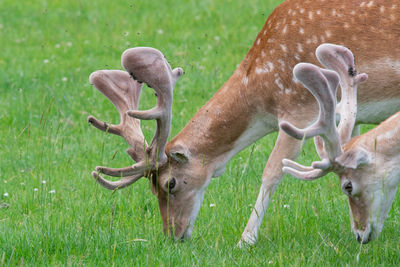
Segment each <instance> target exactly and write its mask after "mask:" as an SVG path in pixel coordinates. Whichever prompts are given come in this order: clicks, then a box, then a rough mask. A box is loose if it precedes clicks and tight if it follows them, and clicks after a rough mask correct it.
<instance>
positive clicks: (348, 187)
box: [342, 181, 353, 195]
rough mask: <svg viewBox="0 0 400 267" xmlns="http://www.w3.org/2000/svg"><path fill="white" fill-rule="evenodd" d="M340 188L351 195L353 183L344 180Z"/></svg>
mask: <svg viewBox="0 0 400 267" xmlns="http://www.w3.org/2000/svg"><path fill="white" fill-rule="evenodd" d="M342 190H343V191H344V192H345V193H347V194H348V195H351V193H352V192H353V184H352V183H351V182H350V181H347V182H345V183H344V184H343V186H342Z"/></svg>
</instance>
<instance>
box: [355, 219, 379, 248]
mask: <svg viewBox="0 0 400 267" xmlns="http://www.w3.org/2000/svg"><path fill="white" fill-rule="evenodd" d="M373 229H374V228H373V227H372V226H371V224H370V223H368V225H367V227H366V228H365V229H364V230H358V229H354V228H353V232H354V234H355V236H356V239H357V241H358V242H359V243H361V244H367V243H368V242H369V241H371V240H373V239H375V238H376V237H377V234H376V231H373Z"/></svg>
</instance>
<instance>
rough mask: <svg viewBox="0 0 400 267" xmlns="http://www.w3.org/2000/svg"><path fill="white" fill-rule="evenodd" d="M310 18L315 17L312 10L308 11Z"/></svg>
mask: <svg viewBox="0 0 400 267" xmlns="http://www.w3.org/2000/svg"><path fill="white" fill-rule="evenodd" d="M308 18H309V19H310V20H312V19H313V13H312V11H308Z"/></svg>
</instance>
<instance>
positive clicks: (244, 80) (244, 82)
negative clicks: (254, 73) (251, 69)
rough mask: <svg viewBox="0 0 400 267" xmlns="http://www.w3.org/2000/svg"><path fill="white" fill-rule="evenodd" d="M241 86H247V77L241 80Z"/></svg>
mask: <svg viewBox="0 0 400 267" xmlns="http://www.w3.org/2000/svg"><path fill="white" fill-rule="evenodd" d="M242 83H243V85H245V86H247V85H248V84H249V78H248V77H247V76H244V77H243V79H242Z"/></svg>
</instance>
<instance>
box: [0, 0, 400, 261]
mask: <svg viewBox="0 0 400 267" xmlns="http://www.w3.org/2000/svg"><path fill="white" fill-rule="evenodd" d="M239 2H242V3H239ZM279 2H280V1H278V0H273V1H265V0H264V1H261V0H260V1H257V0H251V1H231V0H220V1H216V0H215V1H212V0H205V1H194V0H192V1H185V0H181V1H146V0H140V1H123V0H120V1H105V0H101V1H72V0H71V1H61V0H52V1H50V0H48V1H46V0H41V1H40V0H38V1H14V0H3V1H1V2H0V48H1V52H0V205H2V206H1V207H2V208H0V266H13V265H29V266H38V265H43V266H49V265H85V266H93V265H101V266H103V265H116V266H123V265H125V266H131V265H137V266H236V265H238V266H266V265H270V266H304V265H315V266H321V265H323V264H324V265H348V266H355V265H358V266H372V265H382V266H390V265H393V266H396V265H397V266H398V265H399V263H400V259H399V255H400V243H399V242H398V239H399V238H400V227H399V226H400V220H399V215H400V208H399V207H400V205H399V198H396V200H395V202H394V205H393V208H392V211H391V212H390V215H389V218H388V219H387V221H386V223H385V228H384V230H383V232H382V235H381V236H380V238H379V239H378V240H377V241H375V242H372V243H371V244H368V245H365V246H361V245H359V244H358V243H357V242H356V241H355V239H354V237H353V235H352V234H351V232H350V222H349V216H348V207H347V204H346V197H345V196H344V195H343V194H342V193H341V192H340V190H339V186H338V179H336V178H335V177H334V176H333V175H329V176H328V177H327V178H326V179H322V180H319V181H315V182H311V183H305V182H300V181H297V180H294V179H290V178H288V177H287V178H286V179H284V181H283V182H282V184H281V185H280V186H279V188H278V190H277V191H276V193H275V195H274V197H273V200H272V203H271V205H270V207H269V209H268V211H267V214H266V220H264V221H266V222H267V223H264V224H263V225H262V227H261V230H260V239H259V242H258V244H257V245H256V246H255V247H252V248H248V249H243V250H241V249H238V248H237V247H236V243H237V242H238V240H239V238H240V235H241V233H242V231H243V229H244V227H245V225H246V222H247V219H248V218H249V215H250V212H251V208H252V206H253V205H254V203H255V200H256V197H257V194H258V190H259V186H260V181H261V174H262V170H263V168H264V165H265V162H266V161H267V158H268V155H269V153H270V152H271V149H272V147H273V145H274V140H275V138H276V135H274V134H273V135H271V136H268V137H267V138H264V139H263V140H260V141H258V142H257V143H255V144H254V145H252V146H251V147H249V148H248V149H247V150H245V151H243V152H241V153H240V154H239V155H237V156H236V157H235V158H234V159H233V160H232V161H231V162H230V163H229V164H228V166H227V169H226V172H225V174H224V175H223V176H222V177H220V178H218V179H215V180H213V181H212V182H211V185H210V186H209V189H208V190H207V192H206V195H205V199H204V203H203V206H202V208H201V210H200V213H199V217H198V220H197V222H196V225H195V228H194V234H193V238H192V240H190V241H188V242H184V243H174V242H172V241H171V240H169V239H166V238H164V236H163V234H162V230H161V229H162V223H161V218H160V215H159V211H158V205H157V201H156V198H155V197H153V195H152V194H151V192H150V190H149V185H148V182H147V181H146V180H145V179H142V180H141V181H139V182H138V183H137V184H135V185H134V186H131V187H129V188H127V189H125V190H121V191H117V192H115V193H114V194H113V193H111V192H110V191H107V190H106V189H103V188H101V187H100V186H99V185H97V184H96V183H95V181H94V180H93V179H92V178H91V176H90V172H91V171H92V170H93V169H94V167H95V166H96V165H100V164H102V163H103V162H107V163H110V164H111V165H113V166H124V165H127V164H130V163H131V162H130V160H129V158H128V156H127V155H126V154H125V152H124V151H125V149H126V145H125V143H124V142H123V141H122V140H121V139H119V138H117V137H115V136H111V135H107V134H104V133H102V132H100V131H98V130H96V129H93V128H91V127H89V126H88V124H87V123H86V118H87V116H88V115H89V114H93V115H95V116H97V117H98V118H101V119H103V120H107V121H117V120H118V114H117V113H116V111H115V109H114V108H113V106H112V104H111V103H109V101H108V100H107V99H105V98H104V97H103V96H102V95H101V94H100V93H99V92H97V91H96V89H94V88H92V87H91V86H90V85H89V82H88V77H89V75H90V73H91V72H93V71H95V70H98V69H108V68H110V69H121V67H120V55H121V53H122V51H123V50H125V49H127V48H129V47H134V46H152V47H156V48H159V49H160V50H162V52H163V53H164V54H165V55H166V57H167V58H168V60H169V61H170V62H171V64H172V66H173V67H176V66H181V67H183V68H184V70H185V72H186V74H185V75H184V76H183V77H182V78H181V80H180V81H179V82H178V84H177V86H176V89H175V95H174V98H175V99H174V101H175V102H174V107H173V114H174V119H173V124H172V133H171V135H172V136H174V135H175V134H176V133H178V132H179V130H180V129H182V128H183V126H184V125H185V123H186V122H187V121H188V120H189V119H190V118H191V116H193V115H194V113H195V112H196V110H198V109H199V108H200V107H201V106H202V105H203V104H204V103H205V102H206V101H207V100H208V99H209V98H210V97H211V96H212V95H213V94H214V93H215V92H216V90H217V89H218V88H219V87H220V86H221V85H222V84H223V83H224V82H225V81H226V79H227V78H228V77H229V76H230V75H231V74H232V72H233V71H234V69H235V68H236V65H237V64H238V63H240V61H241V60H242V58H243V57H244V56H245V54H246V53H247V51H248V49H249V48H250V46H251V44H252V42H253V41H254V39H255V37H256V35H257V33H258V31H259V30H260V29H261V27H262V26H263V24H264V22H265V20H266V18H267V16H268V14H270V12H271V11H272V9H273V8H274V7H275V6H277V5H278V4H279ZM153 104H154V97H153V94H152V92H151V90H148V89H145V90H144V94H143V98H142V106H141V108H147V107H150V106H151V105H153ZM153 125H154V124H153V123H151V122H150V123H146V124H144V132H145V134H146V135H147V136H149V137H151V135H152V129H153ZM250 154H251V157H250V158H249V156H250ZM315 159H316V154H315V152H314V151H313V149H312V145H311V144H307V145H306V147H305V149H304V153H302V155H301V157H300V161H302V162H307V163H310V162H311V161H312V160H315ZM53 190H55V191H53ZM5 193H8V196H6V195H5ZM210 204H215V207H210ZM5 206H7V207H5ZM143 240H144V241H143Z"/></svg>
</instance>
